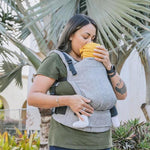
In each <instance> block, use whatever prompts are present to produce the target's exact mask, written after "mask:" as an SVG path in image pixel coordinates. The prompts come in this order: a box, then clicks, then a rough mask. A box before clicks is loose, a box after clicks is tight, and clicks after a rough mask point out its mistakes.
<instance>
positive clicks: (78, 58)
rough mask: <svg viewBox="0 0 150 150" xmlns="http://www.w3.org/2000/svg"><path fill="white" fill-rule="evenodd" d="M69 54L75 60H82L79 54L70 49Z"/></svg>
mask: <svg viewBox="0 0 150 150" xmlns="http://www.w3.org/2000/svg"><path fill="white" fill-rule="evenodd" d="M69 55H70V56H71V57H72V58H74V59H75V60H77V61H81V60H82V58H81V56H79V55H77V54H76V53H74V52H73V51H71V52H70V53H69Z"/></svg>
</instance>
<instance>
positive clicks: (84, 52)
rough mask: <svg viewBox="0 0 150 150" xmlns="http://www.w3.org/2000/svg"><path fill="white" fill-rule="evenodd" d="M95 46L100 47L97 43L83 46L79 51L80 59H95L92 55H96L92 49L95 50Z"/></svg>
mask: <svg viewBox="0 0 150 150" xmlns="http://www.w3.org/2000/svg"><path fill="white" fill-rule="evenodd" d="M96 46H100V44H97V43H88V44H86V45H84V46H83V47H82V48H81V49H80V53H81V57H82V58H87V57H95V56H94V55H93V53H96V52H95V51H94V49H96Z"/></svg>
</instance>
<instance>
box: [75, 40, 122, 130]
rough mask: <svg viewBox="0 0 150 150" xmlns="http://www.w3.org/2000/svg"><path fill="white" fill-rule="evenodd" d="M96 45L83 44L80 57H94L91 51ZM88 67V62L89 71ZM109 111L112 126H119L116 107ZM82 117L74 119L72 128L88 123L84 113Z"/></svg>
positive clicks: (81, 126)
mask: <svg viewBox="0 0 150 150" xmlns="http://www.w3.org/2000/svg"><path fill="white" fill-rule="evenodd" d="M96 46H100V45H99V44H96V43H88V44H86V45H85V46H83V48H81V49H80V53H81V57H82V58H83V59H85V58H89V57H95V56H94V55H93V53H95V51H94V49H95V48H96ZM93 61H96V60H94V59H93ZM89 69H90V64H89V67H88V71H89ZM89 72H90V71H89ZM99 76H100V75H99ZM89 86H90V85H89ZM89 92H91V91H89ZM110 113H111V118H112V124H113V127H119V126H120V121H119V119H118V112H117V109H116V107H115V106H113V107H112V108H111V109H110ZM82 118H83V119H84V120H83V121H82V120H81V119H79V121H76V122H74V123H73V127H74V128H85V127H87V126H88V125H89V119H88V117H87V116H85V115H82Z"/></svg>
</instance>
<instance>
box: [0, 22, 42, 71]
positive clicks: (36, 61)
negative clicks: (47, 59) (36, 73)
mask: <svg viewBox="0 0 150 150" xmlns="http://www.w3.org/2000/svg"><path fill="white" fill-rule="evenodd" d="M0 33H1V34H2V35H4V36H5V37H7V38H9V40H10V41H11V42H12V43H13V44H14V45H15V46H17V47H18V48H19V49H20V51H21V52H23V53H24V54H25V55H26V57H27V58H28V59H29V61H30V62H31V64H32V65H33V66H34V67H35V68H36V69H37V68H38V67H39V65H40V63H41V61H40V59H39V58H38V57H37V56H36V55H35V53H34V51H32V50H31V49H30V48H28V47H26V46H25V45H23V44H22V43H21V42H19V41H17V40H16V39H15V37H12V36H11V35H10V34H9V33H8V32H7V31H6V30H5V28H4V27H3V26H2V25H1V24H0Z"/></svg>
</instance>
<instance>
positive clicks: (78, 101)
mask: <svg viewBox="0 0 150 150" xmlns="http://www.w3.org/2000/svg"><path fill="white" fill-rule="evenodd" d="M88 103H90V100H88V99H87V98H85V97H83V96H80V95H73V96H71V99H70V101H69V107H70V108H71V109H72V111H73V112H74V113H76V115H77V116H78V117H79V118H80V119H81V120H83V118H82V117H81V114H83V115H86V116H91V113H93V111H94V109H93V107H91V106H90V105H89V104H88Z"/></svg>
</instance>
